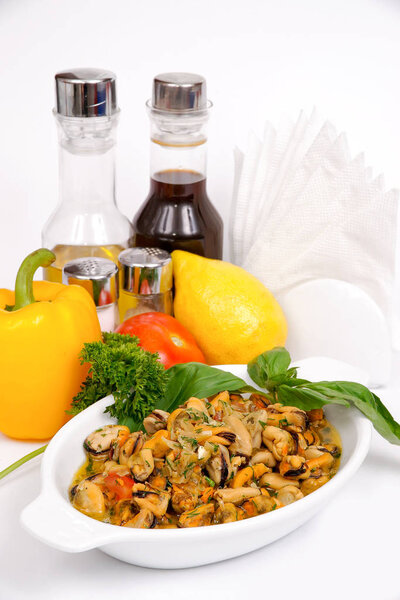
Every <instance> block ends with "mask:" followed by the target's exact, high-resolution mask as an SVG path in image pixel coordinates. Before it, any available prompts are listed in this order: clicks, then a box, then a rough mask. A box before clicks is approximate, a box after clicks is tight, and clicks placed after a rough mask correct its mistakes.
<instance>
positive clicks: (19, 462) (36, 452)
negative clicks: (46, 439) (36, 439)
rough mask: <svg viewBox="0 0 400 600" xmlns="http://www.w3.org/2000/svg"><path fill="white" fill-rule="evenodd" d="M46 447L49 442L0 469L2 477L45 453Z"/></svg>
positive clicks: (0, 477) (0, 476)
mask: <svg viewBox="0 0 400 600" xmlns="http://www.w3.org/2000/svg"><path fill="white" fill-rule="evenodd" d="M46 448H47V444H46V445H45V446H41V448H38V449H37V450H34V451H33V452H30V453H29V454H27V455H26V456H23V457H22V458H20V459H19V460H17V461H16V462H15V463H13V464H12V465H10V466H9V467H7V468H6V469H4V470H3V471H0V479H3V477H5V476H6V475H8V474H9V473H12V472H13V471H14V470H15V469H18V467H20V466H21V465H23V464H24V463H26V462H28V460H31V458H35V456H39V454H43V452H44V451H45V450H46Z"/></svg>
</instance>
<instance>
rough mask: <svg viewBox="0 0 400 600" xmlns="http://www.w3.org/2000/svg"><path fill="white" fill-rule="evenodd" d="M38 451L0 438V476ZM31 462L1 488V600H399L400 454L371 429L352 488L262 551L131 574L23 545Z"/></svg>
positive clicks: (398, 385)
mask: <svg viewBox="0 0 400 600" xmlns="http://www.w3.org/2000/svg"><path fill="white" fill-rule="evenodd" d="M399 364H400V361H399ZM395 372H397V370H396V371H395ZM399 392H400V377H399V376H397V375H395V376H394V377H393V382H392V384H391V385H390V387H388V388H386V389H384V390H380V391H379V395H380V397H381V399H382V400H383V402H384V403H385V404H386V405H387V406H388V408H389V409H390V410H391V411H392V413H393V415H394V416H395V418H396V419H397V420H399V421H400V393H399ZM37 446H38V444H32V443H31V444H28V443H23V442H16V441H12V440H9V439H7V438H5V437H4V436H2V437H0V469H2V468H4V467H6V466H7V465H8V464H10V463H11V462H13V461H14V460H16V459H18V458H19V457H21V456H23V455H24V454H26V453H27V452H29V451H30V450H32V449H34V448H35V447H37ZM39 462H40V460H39V459H34V461H32V463H31V464H28V465H25V467H22V468H21V469H20V470H19V472H16V473H14V474H12V475H10V476H9V477H8V478H5V480H2V481H1V482H0V557H1V560H0V600H6V599H7V600H20V599H25V598H29V599H30V600H34V599H40V600H47V599H49V600H50V599H51V600H55V599H56V600H64V599H68V600H69V599H73V600H81V599H85V600H87V599H91V598H97V597H98V598H105V597H110V598H122V597H124V598H140V600H147V599H158V598H174V599H176V600H180V599H185V600H187V599H190V600H197V599H202V600H204V598H209V597H210V596H211V597H213V598H219V600H224V599H225V598H229V599H236V598H252V597H259V598H268V599H272V598H278V599H279V600H286V599H287V600H289V599H290V600H293V599H295V600H303V599H304V600H310V598H313V597H316V598H321V599H323V600H330V599H332V600H333V599H335V600H340V599H343V600H350V598H351V599H353V598H362V599H363V600H370V599H371V600H372V599H373V600H398V599H400V577H399V543H398V536H399V531H400V447H398V446H392V445H390V444H389V443H387V442H385V441H384V440H383V439H382V438H380V437H379V436H378V434H376V433H375V431H374V433H373V439H372V445H371V450H370V452H369V455H368V457H367V459H366V461H365V463H364V464H363V466H362V467H361V469H360V470H359V472H358V473H357V474H356V476H355V477H354V480H353V481H352V482H351V483H349V484H348V485H347V487H346V488H345V489H343V490H342V491H341V492H340V493H339V494H338V495H337V497H336V498H335V499H334V500H333V501H332V502H331V504H329V505H328V506H327V507H326V509H324V510H323V511H322V512H321V513H319V514H318V515H317V516H316V517H315V518H314V519H312V520H311V521H309V522H308V523H306V524H305V525H303V526H302V527H301V528H300V529H297V530H296V531H294V532H293V533H291V534H289V535H287V536H286V537H285V538H283V539H281V540H278V541H277V542H275V543H273V544H271V545H269V546H267V547H265V548H262V549H261V550H257V551H255V552H252V553H250V554H247V555H245V556H242V557H239V558H236V559H231V560H228V561H225V562H222V563H216V564H213V565H208V566H205V567H199V568H196V569H186V570H179V571H172V570H170V571H164V570H154V569H145V568H142V567H135V566H133V565H128V564H125V563H122V562H119V561H118V560H116V559H114V558H111V557H109V556H107V555H105V554H103V553H102V552H100V551H98V550H91V551H89V552H85V553H81V554H65V553H63V552H59V551H57V550H53V549H52V548H49V547H47V546H45V545H43V544H42V543H40V542H39V541H37V540H36V539H34V538H32V537H31V536H30V535H29V534H28V533H26V532H25V531H24V530H23V529H22V528H21V526H20V523H19V515H20V513H21V510H22V509H23V507H24V506H25V505H26V504H28V503H29V502H31V500H33V499H34V498H35V497H36V496H37V495H38V493H39V487H40V481H39ZM122 594H123V596H122Z"/></svg>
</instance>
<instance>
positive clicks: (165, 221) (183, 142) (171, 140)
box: [133, 108, 223, 258]
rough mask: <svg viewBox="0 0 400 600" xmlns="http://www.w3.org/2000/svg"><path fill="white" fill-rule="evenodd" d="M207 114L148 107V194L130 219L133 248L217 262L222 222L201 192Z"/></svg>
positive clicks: (202, 186)
mask: <svg viewBox="0 0 400 600" xmlns="http://www.w3.org/2000/svg"><path fill="white" fill-rule="evenodd" d="M207 119H208V110H201V111H192V112H190V111H188V112H187V113H184V114H182V113H178V114H174V113H173V112H169V111H161V110H157V109H154V108H150V120H151V157H150V165H151V167H150V169H151V172H150V175H151V179H150V191H149V195H148V197H147V199H146V200H145V202H144V204H143V205H142V206H141V208H140V209H139V211H138V213H137V214H136V216H135V218H134V221H133V228H134V245H135V246H142V247H158V248H162V249H164V250H167V251H168V252H172V251H173V250H177V249H180V250H187V251H189V252H193V253H195V254H200V255H202V256H206V257H208V258H222V243H223V223H222V219H221V217H220V216H219V214H218V212H217V210H216V209H215V208H214V206H213V205H212V204H211V202H210V199H209V197H208V195H207V191H206V160H207V137H206V123H207Z"/></svg>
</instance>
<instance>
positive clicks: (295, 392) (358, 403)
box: [276, 380, 400, 445]
mask: <svg viewBox="0 0 400 600" xmlns="http://www.w3.org/2000/svg"><path fill="white" fill-rule="evenodd" d="M298 382H301V383H300V384H299V385H298V387H291V386H290V384H289V385H285V384H284V385H281V386H279V388H278V389H277V390H276V394H277V399H278V402H280V403H281V404H284V405H286V406H297V408H301V409H302V410H312V409H313V408H322V407H323V406H324V405H325V404H342V405H344V406H354V407H355V408H357V409H358V410H359V411H360V412H362V413H363V415H365V416H366V417H367V418H368V419H369V420H370V421H371V423H372V425H373V426H374V427H375V429H376V430H377V432H378V433H380V434H381V436H382V437H384V438H385V439H386V440H387V441H388V442H391V443H392V444H397V445H400V424H399V423H397V422H396V421H395V420H394V419H393V417H392V415H391V414H390V412H389V411H388V409H387V408H386V406H385V405H384V404H383V403H382V401H381V400H380V399H379V398H378V396H376V395H375V394H374V393H373V392H371V391H370V390H369V389H368V388H366V387H365V386H364V385H361V384H360V383H354V382H351V381H320V382H318V383H311V382H309V381H308V382H304V381H302V380H298ZM291 383H292V382H291Z"/></svg>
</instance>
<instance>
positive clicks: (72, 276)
mask: <svg viewBox="0 0 400 600" xmlns="http://www.w3.org/2000/svg"><path fill="white" fill-rule="evenodd" d="M117 275H118V266H117V265H116V264H115V263H114V262H113V261H112V260H108V258H100V257H98V256H88V257H83V258H75V259H74V260H71V261H69V262H67V263H66V264H65V265H64V267H63V273H62V282H63V283H64V284H66V285H80V286H82V287H84V288H85V289H86V290H87V291H88V292H89V294H90V295H91V296H92V298H93V300H94V303H95V305H96V306H108V305H110V304H113V303H114V302H116V301H117V299H118V277H117Z"/></svg>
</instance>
